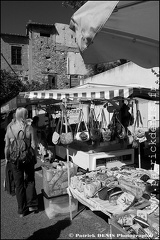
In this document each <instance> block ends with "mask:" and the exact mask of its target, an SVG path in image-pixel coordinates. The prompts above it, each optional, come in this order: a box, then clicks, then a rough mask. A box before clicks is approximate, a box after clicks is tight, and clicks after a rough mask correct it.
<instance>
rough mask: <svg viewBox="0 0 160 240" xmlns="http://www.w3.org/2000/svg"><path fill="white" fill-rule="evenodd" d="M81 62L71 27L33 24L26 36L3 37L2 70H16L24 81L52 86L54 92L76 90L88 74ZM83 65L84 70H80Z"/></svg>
mask: <svg viewBox="0 0 160 240" xmlns="http://www.w3.org/2000/svg"><path fill="white" fill-rule="evenodd" d="M14 48H15V49H14ZM14 51H15V52H14ZM73 55H74V56H76V58H73V57H72V56H73ZM13 57H15V58H17V59H16V60H15V62H13ZM77 57H78V58H77ZM19 58H20V59H19ZM71 58H72V59H71ZM73 59H75V60H73ZM77 59H78V60H77ZM79 59H80V53H79V50H78V47H77V44H76V39H75V36H74V32H72V30H71V29H70V28H69V25H67V24H61V23H55V24H41V23H33V22H29V23H28V24H27V25H26V36H20V35H14V34H2V35H1V69H6V70H7V71H12V72H13V71H15V72H16V74H17V75H18V76H19V77H20V78H21V79H22V80H23V81H25V80H28V81H29V82H31V81H33V80H34V81H38V82H39V84H44V83H48V84H49V88H51V89H56V88H70V87H74V86H76V85H79V82H80V78H83V77H84V75H85V74H86V73H87V71H88V70H87V68H86V66H85V64H84V63H83V61H82V59H80V60H79ZM71 64H72V67H71V66H69V65H71ZM79 64H80V67H79V69H81V70H80V71H76V70H75V69H78V65H79ZM71 69H72V70H71ZM73 69H74V70H73Z"/></svg>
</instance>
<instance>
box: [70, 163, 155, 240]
mask: <svg viewBox="0 0 160 240" xmlns="http://www.w3.org/2000/svg"><path fill="white" fill-rule="evenodd" d="M104 177H105V178H104ZM96 179H97V180H96ZM104 179H105V181H106V185H102V187H103V186H107V184H110V186H112V187H108V186H109V185H108V186H107V188H110V189H113V188H114V186H115V187H118V186H119V187H120V188H121V189H122V193H120V195H119V197H117V198H115V196H116V195H115V194H113V195H112V196H113V199H110V198H109V197H108V198H106V199H105V198H101V197H100V195H99V193H98V191H99V190H100V189H101V188H99V187H98V186H99V185H98V184H99V183H98V181H101V184H102V183H103V184H104ZM142 179H144V180H142ZM156 179H157V181H158V175H157V173H156V172H154V171H153V170H145V169H140V168H132V167H127V166H125V168H122V169H117V168H114V169H113V170H112V169H101V170H95V171H92V172H88V173H86V174H82V175H81V174H79V175H77V176H74V177H73V178H71V181H70V185H69V187H68V188H67V192H68V194H69V197H70V198H71V199H72V197H73V198H75V199H77V200H78V201H79V202H80V203H82V204H83V205H84V206H86V207H88V208H89V209H90V210H91V211H101V212H103V213H104V214H105V215H107V216H108V217H109V218H108V224H109V229H110V232H109V236H110V238H111V239H112V238H113V239H114V238H115V239H117V238H121V239H124V238H127V239H128V238H129V239H130V238H131V239H133V238H134V236H133V235H134V234H133V233H131V232H128V229H127V228H126V226H127V227H128V226H129V228H132V227H133V229H134V227H137V226H138V230H137V233H136V235H137V236H140V235H143V238H144V236H145V235H146V234H148V232H147V231H153V232H154V236H153V238H151V239H157V236H158V234H159V200H158V199H157V198H156V197H155V196H152V194H151V195H150V198H149V199H148V198H146V197H145V194H146V192H145V191H146V190H147V188H146V186H148V185H147V184H149V183H151V184H152V183H153V184H155V183H154V182H155V181H156ZM107 180H110V182H109V181H107ZM96 181H97V182H96ZM111 183H112V184H111ZM113 183H115V185H113ZM155 186H156V185H155ZM96 187H98V189H99V190H98V191H97V188H96ZM93 189H94V190H93ZM92 190H93V191H92ZM139 190H140V191H139ZM118 191H119V189H118ZM131 195H132V197H133V196H134V197H133V198H130V196H131ZM101 196H102V195H101ZM103 196H104V195H103ZM148 196H149V195H148ZM102 199H103V200H102ZM131 199H133V200H131ZM128 214H130V216H129V217H128V216H127V215H128ZM144 216H145V217H146V219H145V218H143V217H144ZM127 217H128V218H129V220H126V219H127ZM123 218H124V219H123ZM131 218H132V219H131ZM121 219H123V221H124V222H123V221H122V222H121V223H120V222H118V221H121ZM142 220H143V221H144V220H145V222H143V221H142ZM126 221H129V222H128V223H127V222H126ZM126 223H127V225H123V224H126ZM128 224H129V225H128ZM144 224H146V225H144ZM139 231H140V233H139ZM145 231H146V232H145ZM135 238H136V237H135ZM138 239H139V238H138ZM145 239H146V238H145Z"/></svg>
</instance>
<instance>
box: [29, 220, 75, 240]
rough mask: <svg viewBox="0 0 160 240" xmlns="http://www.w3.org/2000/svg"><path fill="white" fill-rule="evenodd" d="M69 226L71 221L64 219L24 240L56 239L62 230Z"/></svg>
mask: <svg viewBox="0 0 160 240" xmlns="http://www.w3.org/2000/svg"><path fill="white" fill-rule="evenodd" d="M70 225H71V221H70V220H69V219H68V218H66V219H64V220H60V221H58V222H57V223H56V224H55V225H53V226H50V227H47V228H44V229H40V230H38V231H36V232H35V233H33V235H32V236H30V237H29V238H26V239H28V240H32V239H33V240H34V239H38V240H39V239H47V240H48V239H52V240H53V239H58V238H59V236H60V233H61V231H62V230H64V229H65V228H66V227H68V226H70Z"/></svg>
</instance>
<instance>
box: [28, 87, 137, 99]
mask: <svg viewBox="0 0 160 240" xmlns="http://www.w3.org/2000/svg"><path fill="white" fill-rule="evenodd" d="M132 93H133V88H125V87H123V88H116V87H112V88H110V87H103V88H100V87H97V88H87V89H86V88H70V89H57V90H45V91H32V92H26V93H25V95H24V98H30V99H56V100H63V99H88V100H89V99H90V100H93V99H112V98H114V97H118V96H120V97H124V98H127V97H129V96H130V95H131V94H132Z"/></svg>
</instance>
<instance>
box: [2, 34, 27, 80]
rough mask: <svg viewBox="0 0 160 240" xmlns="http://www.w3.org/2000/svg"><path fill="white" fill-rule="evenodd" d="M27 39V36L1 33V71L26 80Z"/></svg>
mask: <svg viewBox="0 0 160 240" xmlns="http://www.w3.org/2000/svg"><path fill="white" fill-rule="evenodd" d="M28 48H29V38H28V37H27V36H21V35H15V34H8V33H1V69H5V70H6V71H7V72H11V73H13V74H16V75H18V76H19V78H20V79H21V80H25V79H26V80H28V75H29V67H28V63H29V56H28Z"/></svg>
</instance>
